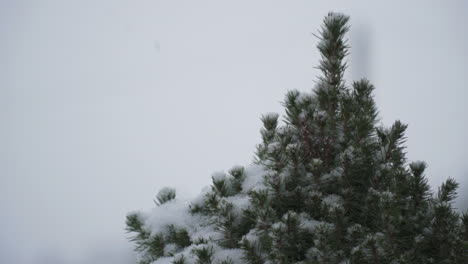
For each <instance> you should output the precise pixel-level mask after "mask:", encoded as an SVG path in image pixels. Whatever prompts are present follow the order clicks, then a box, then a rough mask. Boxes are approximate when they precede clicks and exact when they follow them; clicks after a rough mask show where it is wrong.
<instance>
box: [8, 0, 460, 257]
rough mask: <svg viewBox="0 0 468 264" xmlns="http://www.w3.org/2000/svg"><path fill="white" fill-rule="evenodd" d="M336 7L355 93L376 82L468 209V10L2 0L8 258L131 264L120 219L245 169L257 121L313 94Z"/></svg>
mask: <svg viewBox="0 0 468 264" xmlns="http://www.w3.org/2000/svg"><path fill="white" fill-rule="evenodd" d="M331 10H333V11H338V12H343V13H346V14H348V15H350V16H351V26H352V28H351V31H350V33H349V35H348V36H349V38H350V44H351V46H352V48H351V54H352V55H351V57H349V61H350V69H349V71H348V74H347V78H348V84H349V83H350V80H351V79H358V78H361V77H367V78H368V79H370V80H371V82H372V83H373V84H375V86H376V88H377V89H376V92H375V97H376V100H377V103H378V107H379V109H380V116H381V121H382V123H383V124H385V125H391V124H392V122H393V121H394V120H396V119H400V120H402V122H404V123H408V124H409V128H408V131H407V137H408V142H407V146H408V149H407V150H408V157H409V159H410V160H425V161H426V162H427V163H428V164H429V168H428V170H427V176H428V177H429V180H430V183H431V185H432V186H433V188H434V190H436V186H438V185H439V184H440V183H441V182H442V181H443V180H444V179H446V178H447V177H449V176H451V177H454V178H455V179H456V180H458V181H459V182H460V183H461V186H462V187H461V190H460V198H459V199H458V200H457V204H456V205H457V207H459V208H466V207H467V205H468V195H467V194H466V193H467V190H468V181H467V178H468V163H467V161H466V157H467V156H468V140H467V139H466V135H468V117H467V114H468V107H467V104H466V101H467V99H468V92H467V84H468V51H467V47H468V29H467V25H468V4H467V2H466V1H461V0H460V1H411V2H410V1H387V2H385V3H383V1H379V3H377V1H352V3H351V2H350V1H311V0H310V1H239V0H237V1H229V2H228V1H156V0H151V1H150V0H147V1H111V0H109V1H7V0H0V124H1V129H0V262H1V263H19V264H23V263H24V264H30V263H31V264H32V263H34V264H36V263H48V264H55V263H57V264H59V263H60V264H61V263H65V264H69V263H70V264H72V263H73V264H75V263H93V264H94V263H101V264H102V263H115V264H129V263H134V259H133V253H132V246H133V245H132V244H130V243H129V242H127V240H126V237H128V235H127V234H125V232H124V227H125V226H124V221H125V215H126V213H127V212H129V211H133V210H139V209H148V208H150V207H152V206H154V205H153V202H152V199H153V198H154V196H155V195H156V193H157V191H158V190H159V189H160V188H161V187H163V186H173V187H176V188H177V195H178V196H179V197H183V198H190V197H192V196H194V195H195V194H197V193H198V192H199V191H200V190H201V188H202V187H203V186H205V185H207V184H209V182H210V175H211V173H212V172H213V171H219V170H227V169H229V168H231V166H233V165H236V164H240V165H247V164H249V163H250V162H251V161H252V157H253V152H254V148H255V145H256V144H257V143H259V142H260V136H259V132H258V131H259V128H260V126H261V124H260V120H259V117H260V115H261V114H262V113H266V112H279V113H283V110H282V107H281V104H280V102H281V101H282V100H283V98H284V94H285V93H286V91H287V90H289V89H299V90H301V91H310V90H311V89H312V88H313V86H314V82H315V80H317V78H316V76H317V75H318V74H319V73H318V71H317V69H315V68H314V67H315V66H317V65H318V59H319V57H318V52H317V50H316V48H315V45H316V43H317V39H316V38H315V37H313V36H312V33H316V32H317V30H318V29H319V27H320V25H321V21H322V19H323V17H324V16H325V15H326V14H327V13H328V11H331Z"/></svg>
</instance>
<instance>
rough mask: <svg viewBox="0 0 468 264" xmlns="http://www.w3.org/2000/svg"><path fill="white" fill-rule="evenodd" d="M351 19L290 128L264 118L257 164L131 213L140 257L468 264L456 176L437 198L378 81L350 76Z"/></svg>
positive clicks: (335, 22)
mask: <svg viewBox="0 0 468 264" xmlns="http://www.w3.org/2000/svg"><path fill="white" fill-rule="evenodd" d="M348 22H349V17H347V16H345V15H342V14H337V13H329V14H328V15H327V16H326V17H325V19H324V21H323V26H322V28H321V30H320V31H319V34H318V39H319V43H318V45H317V47H318V49H319V52H320V54H321V60H320V62H319V66H318V68H319V69H320V70H321V72H322V76H321V77H319V80H318V82H317V85H316V88H315V90H314V91H313V92H312V93H302V92H299V91H296V90H294V91H289V92H288V93H287V94H286V98H285V100H284V103H283V105H284V107H285V110H286V111H285V116H284V124H283V125H281V124H280V122H279V115H278V114H274V113H273V114H266V115H263V116H262V117H261V121H262V123H263V128H262V129H261V131H260V133H261V136H262V142H261V143H260V144H259V145H258V146H257V149H256V153H255V164H254V165H252V166H250V167H240V166H236V167H234V168H232V169H231V170H229V172H228V173H227V174H226V173H216V174H214V175H213V177H212V182H213V184H212V186H211V189H210V190H207V191H205V192H203V193H202V195H201V196H200V197H199V198H197V199H196V200H195V201H193V202H192V203H190V204H189V205H186V204H183V203H181V202H180V201H178V200H177V199H176V198H175V190H173V189H167V188H166V189H163V190H162V191H161V192H160V193H159V194H158V195H157V198H156V200H155V203H156V205H157V208H155V211H153V212H151V213H149V214H148V213H142V212H137V213H131V214H129V215H128V216H127V231H128V232H130V233H131V234H132V237H131V241H133V242H135V245H136V251H137V252H139V262H140V263H155V264H156V263H174V264H186V263H197V264H207V263H220V264H235V263H249V264H261V263H281V264H287V263H304V264H325V263H327V264H328V263H337V264H338V263H359V264H366V263H369V264H370V263H372V264H375V263H383V264H385V263H388V264H413V263H454V264H462V263H468V213H465V214H462V215H460V214H459V213H457V212H456V211H455V210H454V208H453V206H452V205H453V201H454V199H455V198H456V195H457V192H456V190H457V187H458V183H456V182H455V181H454V180H453V179H451V178H449V179H448V180H447V181H446V182H445V183H443V184H442V185H441V187H440V188H439V189H438V192H437V193H436V194H433V193H431V190H430V186H429V185H428V182H427V179H426V177H425V175H424V171H425V169H426V167H427V165H426V164H425V163H424V162H421V161H417V162H408V161H407V160H406V157H405V147H404V144H405V141H406V137H405V130H406V128H407V125H405V124H403V123H401V122H400V121H396V122H394V123H393V125H391V126H390V127H382V126H378V125H377V123H378V111H377V107H376V105H375V101H374V99H373V95H372V93H373V90H374V86H373V85H372V84H371V83H370V82H369V81H368V80H365V79H363V80H359V81H355V82H353V83H352V84H351V85H350V86H348V85H347V84H346V82H345V80H344V72H345V70H346V68H347V64H346V60H345V58H346V55H348V50H349V46H348V44H347V40H346V33H347V31H348V30H349V24H348ZM171 210H173V211H177V212H180V214H178V215H177V216H174V223H167V222H165V221H166V220H164V219H165V218H161V217H162V216H161V215H164V214H165V213H166V212H168V214H170V213H171V212H172V211H171ZM176 218H177V219H176ZM179 218H183V219H179ZM161 219H162V220H161ZM163 220H164V221H163Z"/></svg>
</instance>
